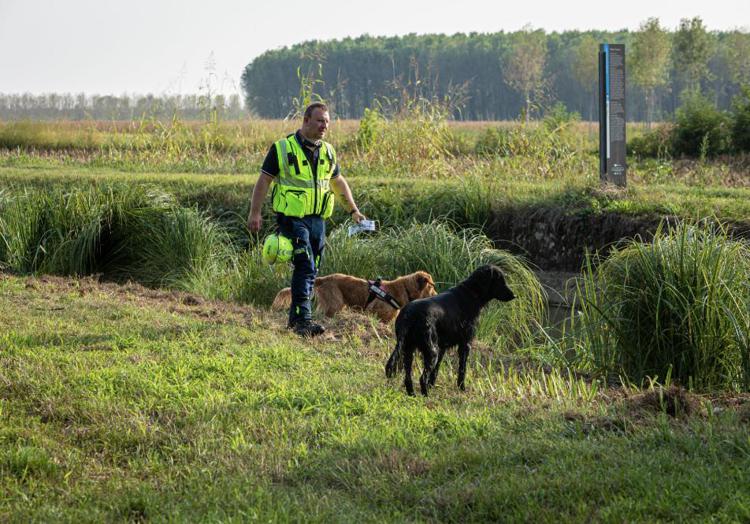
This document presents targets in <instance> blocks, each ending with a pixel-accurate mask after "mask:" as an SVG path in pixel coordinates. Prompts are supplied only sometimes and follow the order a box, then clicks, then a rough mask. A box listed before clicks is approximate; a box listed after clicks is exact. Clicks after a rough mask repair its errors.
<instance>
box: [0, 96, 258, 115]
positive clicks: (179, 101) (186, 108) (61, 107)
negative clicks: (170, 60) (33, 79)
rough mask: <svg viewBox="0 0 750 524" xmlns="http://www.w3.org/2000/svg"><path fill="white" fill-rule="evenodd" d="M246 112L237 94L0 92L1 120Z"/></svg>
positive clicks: (242, 113)
mask: <svg viewBox="0 0 750 524" xmlns="http://www.w3.org/2000/svg"><path fill="white" fill-rule="evenodd" d="M246 115H247V114H246V112H245V109H244V107H243V106H242V99H241V97H240V95H238V94H233V95H230V96H225V95H220V94H219V95H215V94H202V95H162V96H155V95H152V94H149V95H121V96H111V95H86V94H84V93H79V94H75V95H74V94H70V93H65V94H57V93H47V94H40V95H33V94H30V93H24V94H4V93H0V119H3V120H24V119H31V120H89V119H92V120H141V119H148V118H160V119H169V118H173V117H174V116H177V117H179V118H182V119H186V120H210V119H212V118H218V119H227V120H230V119H239V118H243V117H245V116H246Z"/></svg>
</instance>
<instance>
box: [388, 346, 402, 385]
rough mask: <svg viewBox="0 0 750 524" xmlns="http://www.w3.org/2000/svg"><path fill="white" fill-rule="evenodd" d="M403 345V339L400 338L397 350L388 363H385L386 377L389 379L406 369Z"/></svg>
mask: <svg viewBox="0 0 750 524" xmlns="http://www.w3.org/2000/svg"><path fill="white" fill-rule="evenodd" d="M403 345H404V341H403V339H402V338H399V339H398V341H397V342H396V348H395V349H394V350H393V353H391V356H390V358H389V359H388V362H386V363H385V376H386V377H388V378H391V377H392V376H393V375H395V374H396V372H397V371H399V370H400V369H402V368H403V367H404V355H403V353H402V351H401V348H402V347H403Z"/></svg>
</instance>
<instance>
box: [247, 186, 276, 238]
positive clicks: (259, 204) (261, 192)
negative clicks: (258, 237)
mask: <svg viewBox="0 0 750 524" xmlns="http://www.w3.org/2000/svg"><path fill="white" fill-rule="evenodd" d="M271 182H273V177H272V176H270V175H267V174H265V173H261V174H260V176H259V177H258V181H257V182H256V183H255V187H254V188H253V197H252V199H251V200H250V214H249V215H248V217H247V228H248V229H249V230H250V231H252V232H253V233H255V232H258V231H260V227H261V225H262V223H263V219H262V217H261V214H260V212H261V210H262V208H263V201H264V200H265V199H266V195H267V194H268V188H269V187H270V186H271Z"/></svg>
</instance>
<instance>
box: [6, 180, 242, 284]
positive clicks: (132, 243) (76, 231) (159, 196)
mask: <svg viewBox="0 0 750 524" xmlns="http://www.w3.org/2000/svg"><path fill="white" fill-rule="evenodd" d="M227 256H228V243H227V239H226V234H225V233H224V232H223V231H222V230H220V228H219V227H218V226H217V225H216V224H214V223H213V222H211V221H209V220H208V219H207V218H205V217H203V216H202V215H200V213H198V212H197V211H195V210H193V209H186V208H181V207H179V205H178V204H177V203H176V201H175V199H174V198H173V197H172V196H171V195H168V194H165V193H163V192H161V191H158V190H154V189H150V188H148V187H144V186H134V187H128V186H126V185H113V186H105V187H90V188H86V189H79V190H74V191H66V190H62V189H49V190H43V191H28V190H27V191H19V192H17V193H16V194H14V195H6V196H5V197H4V198H3V199H0V264H1V265H2V267H4V268H5V269H8V270H11V271H15V272H18V273H37V272H40V273H51V274H59V275H86V274H92V273H103V274H105V275H106V276H107V277H111V278H117V279H134V280H138V281H139V282H142V283H144V284H147V285H169V286H177V287H179V285H178V284H179V282H181V281H182V280H185V279H187V278H188V277H189V276H190V275H191V274H192V273H193V272H196V271H203V272H205V271H206V270H208V269H209V268H214V270H216V271H219V267H220V265H221V264H222V263H223V262H224V261H225V260H226V257H227Z"/></svg>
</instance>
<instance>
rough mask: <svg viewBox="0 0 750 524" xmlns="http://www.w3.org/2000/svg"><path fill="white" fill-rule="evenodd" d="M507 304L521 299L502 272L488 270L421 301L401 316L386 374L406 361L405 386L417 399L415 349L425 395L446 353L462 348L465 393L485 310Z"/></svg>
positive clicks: (460, 384) (489, 267) (460, 366)
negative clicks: (421, 361)
mask: <svg viewBox="0 0 750 524" xmlns="http://www.w3.org/2000/svg"><path fill="white" fill-rule="evenodd" d="M493 298H494V299H497V300H501V301H503V302H507V301H509V300H513V299H514V298H515V295H513V292H512V291H511V290H510V289H508V286H507V285H506V284H505V278H504V277H503V274H502V272H501V271H500V268H498V267H497V266H492V265H487V266H482V267H480V268H479V269H477V270H476V271H474V272H473V273H472V274H471V275H470V276H469V278H467V279H466V280H464V281H463V282H461V283H460V284H458V285H457V286H455V287H452V288H451V289H449V290H448V291H445V292H444V293H440V294H439V295H436V296H434V297H430V298H423V299H420V300H415V301H414V302H410V303H409V304H407V305H406V306H404V307H403V308H402V309H401V311H400V312H399V314H398V317H396V349H394V350H393V353H392V354H391V357H390V358H389V359H388V363H387V364H386V365H385V375H386V376H387V377H392V376H393V375H394V374H395V373H396V370H397V368H398V367H400V363H401V360H402V359H403V364H404V369H405V372H406V377H405V379H404V386H406V391H407V393H409V395H414V385H413V384H412V380H411V366H412V362H413V359H414V350H415V349H419V350H420V351H421V352H422V358H423V359H424V369H423V371H422V376H421V377H419V386H420V389H421V390H422V394H423V395H425V396H426V395H427V388H428V387H430V386H434V385H435V379H437V373H438V369H439V368H440V362H442V360H443V355H445V350H446V349H448V348H449V347H452V346H458V357H459V363H458V387H459V388H461V390H464V389H465V386H464V379H465V377H466V358H467V357H468V356H469V349H470V345H469V343H470V342H471V341H472V339H473V338H474V332H475V329H476V320H477V317H478V316H479V312H480V311H481V310H482V308H483V307H484V306H485V305H486V304H487V302H489V301H490V300H492V299H493Z"/></svg>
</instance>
